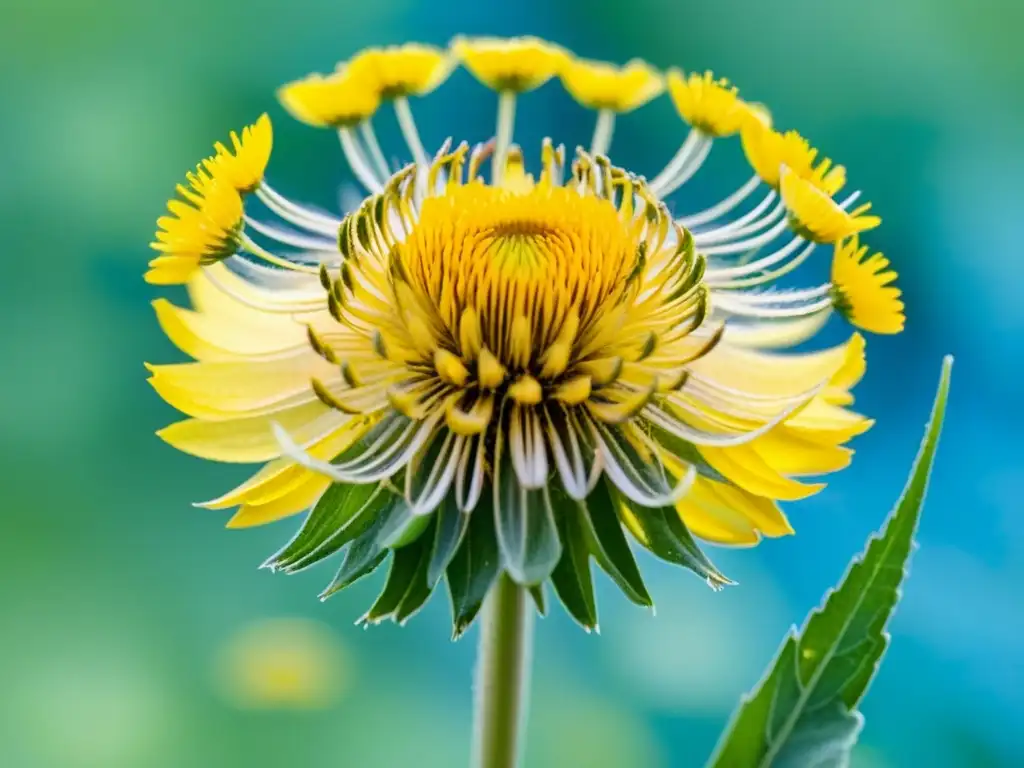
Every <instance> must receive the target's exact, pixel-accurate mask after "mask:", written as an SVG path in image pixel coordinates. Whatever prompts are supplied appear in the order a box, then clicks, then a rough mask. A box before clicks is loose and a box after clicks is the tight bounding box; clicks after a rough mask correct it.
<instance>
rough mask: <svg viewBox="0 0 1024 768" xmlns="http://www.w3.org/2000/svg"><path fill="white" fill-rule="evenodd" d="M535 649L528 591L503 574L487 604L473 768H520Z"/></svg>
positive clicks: (477, 677) (478, 669) (478, 671)
mask: <svg viewBox="0 0 1024 768" xmlns="http://www.w3.org/2000/svg"><path fill="white" fill-rule="evenodd" d="M532 645H533V613H532V611H531V610H530V606H529V605H528V595H527V591H526V589H525V588H523V587H520V586H519V585H518V584H516V583H515V582H513V581H512V579H510V578H509V577H508V576H507V575H502V576H501V577H500V579H499V580H498V583H497V584H495V585H494V587H493V588H492V589H491V592H490V594H489V595H488V597H487V602H486V603H485V604H484V616H483V627H482V628H481V633H480V649H479V652H478V660H477V665H478V666H477V671H476V706H475V713H474V725H473V759H472V763H471V766H472V768H515V766H516V765H517V764H518V759H519V749H520V746H521V741H522V739H521V738H520V731H521V729H522V724H523V721H524V719H525V718H524V711H525V709H526V706H525V705H526V699H527V696H528V689H529V678H530V651H531V647H532Z"/></svg>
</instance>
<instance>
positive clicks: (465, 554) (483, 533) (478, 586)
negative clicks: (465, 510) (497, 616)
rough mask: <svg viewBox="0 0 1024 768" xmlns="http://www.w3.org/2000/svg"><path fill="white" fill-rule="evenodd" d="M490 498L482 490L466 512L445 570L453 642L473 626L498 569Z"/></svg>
mask: <svg viewBox="0 0 1024 768" xmlns="http://www.w3.org/2000/svg"><path fill="white" fill-rule="evenodd" d="M490 497H491V494H490V493H488V492H486V491H485V493H484V495H483V496H482V497H481V499H480V503H479V504H477V506H476V509H474V510H473V511H472V512H471V513H470V515H469V518H470V520H469V529H468V530H467V531H466V535H465V537H464V539H463V541H462V545H461V546H460V547H459V548H458V550H457V551H456V552H455V557H453V558H452V561H451V562H450V563H449V564H448V569H447V570H446V571H445V576H446V580H447V582H448V594H449V596H450V597H451V601H452V639H453V640H455V639H458V638H459V636H460V635H462V633H463V632H465V631H466V630H467V629H468V628H469V626H470V625H471V624H472V623H473V619H475V618H476V615H477V613H478V612H479V611H480V606H481V605H483V602H484V598H485V597H487V592H488V591H489V590H490V588H491V584H493V583H494V580H495V579H496V578H497V577H498V573H499V571H500V569H501V555H500V553H499V552H498V540H497V538H496V536H495V531H494V512H493V511H492V509H491V498H490Z"/></svg>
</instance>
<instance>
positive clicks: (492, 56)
mask: <svg viewBox="0 0 1024 768" xmlns="http://www.w3.org/2000/svg"><path fill="white" fill-rule="evenodd" d="M452 51H453V52H454V53H455V55H456V56H457V57H458V58H459V60H460V61H461V62H462V63H463V64H464V65H465V67H466V69H468V70H469V71H470V72H472V73H473V77H475V78H476V79H477V80H479V81H480V82H481V83H483V84H484V85H486V86H487V87H488V88H493V89H494V90H496V91H514V92H516V93H521V92H523V91H532V90H533V89H534V88H537V87H539V86H541V85H544V83H546V82H547V81H548V80H550V79H551V78H552V77H554V76H555V75H557V74H558V73H559V72H560V71H561V69H562V67H563V66H564V65H565V63H566V62H567V61H568V60H569V56H568V54H567V53H566V52H565V51H564V50H563V49H562V48H560V47H558V46H557V45H553V44H551V43H548V42H546V41H544V40H539V39H537V38H536V37H513V38H510V39H505V38H497V37H468V38H467V37H457V38H455V39H454V40H453V41H452Z"/></svg>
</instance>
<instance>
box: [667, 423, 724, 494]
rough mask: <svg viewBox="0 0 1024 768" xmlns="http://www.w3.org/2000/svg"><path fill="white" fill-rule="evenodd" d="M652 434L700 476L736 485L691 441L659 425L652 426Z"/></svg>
mask: <svg viewBox="0 0 1024 768" xmlns="http://www.w3.org/2000/svg"><path fill="white" fill-rule="evenodd" d="M652 434H653V437H654V440H655V442H656V443H657V444H658V445H660V446H662V447H663V448H665V449H666V450H667V451H668V452H669V453H670V454H672V455H673V456H675V457H676V458H677V459H680V460H682V461H683V462H685V463H686V464H689V465H691V466H693V467H694V468H695V469H696V470H697V474H698V475H700V476H701V477H706V478H708V479H709V480H714V481H715V482H716V483H723V484H725V485H730V486H733V487H735V486H736V484H735V483H734V482H733V481H732V480H730V479H729V478H728V477H726V476H725V475H723V474H722V473H721V472H719V471H718V470H717V469H715V468H714V467H712V466H711V465H710V464H708V461H707V459H705V458H704V457H703V456H702V455H701V452H700V449H699V448H697V446H695V445H694V444H693V443H690V442H687V441H686V440H683V439H682V438H681V437H677V436H676V435H673V434H672V433H671V432H668V431H666V430H664V429H661V428H660V427H654V428H653V429H652Z"/></svg>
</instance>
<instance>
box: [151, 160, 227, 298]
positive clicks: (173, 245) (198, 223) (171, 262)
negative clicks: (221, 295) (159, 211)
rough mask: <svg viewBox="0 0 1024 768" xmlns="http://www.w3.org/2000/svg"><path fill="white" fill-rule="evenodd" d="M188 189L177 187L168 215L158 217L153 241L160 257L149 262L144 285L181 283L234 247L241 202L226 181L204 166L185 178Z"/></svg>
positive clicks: (222, 256) (223, 257) (223, 256)
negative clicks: (213, 174) (211, 173)
mask: <svg viewBox="0 0 1024 768" xmlns="http://www.w3.org/2000/svg"><path fill="white" fill-rule="evenodd" d="M187 178H188V182H189V186H187V187H186V186H185V185H182V184H179V185H178V195H179V197H178V198H175V199H173V200H171V201H170V202H169V203H167V210H168V213H169V215H168V216H162V217H160V218H159V219H157V222H156V223H157V226H158V227H159V229H158V230H157V233H156V241H155V242H153V243H151V244H150V247H151V248H153V250H155V251H158V252H159V253H160V254H161V255H160V256H157V257H156V258H155V259H153V260H152V261H150V262H149V271H148V272H146V282H148V283H153V284H156V285H170V284H174V283H184V282H187V281H188V279H189V278H190V277H191V276H192V274H193V273H194V272H195V271H196V270H197V269H199V267H200V266H202V265H204V264H213V263H215V262H218V261H220V260H222V259H226V258H227V257H229V256H231V255H232V254H233V253H234V252H235V251H236V250H237V249H238V237H239V233H240V232H241V228H242V198H241V196H240V195H239V194H238V191H237V190H236V189H235V187H234V186H233V185H232V184H231V183H230V182H228V181H225V180H223V179H221V178H219V177H216V176H211V175H210V174H209V173H208V172H207V171H205V170H204V169H203V168H202V167H199V168H197V169H196V170H195V172H194V173H189V174H188V177H187Z"/></svg>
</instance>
